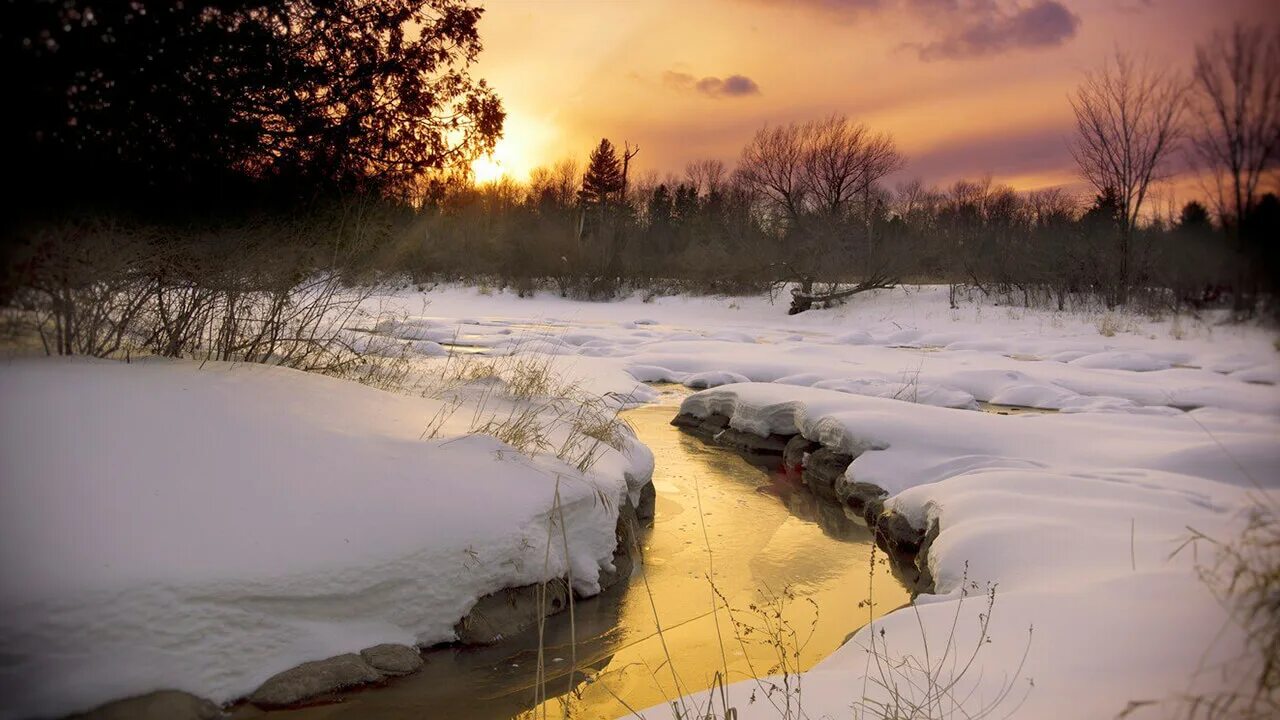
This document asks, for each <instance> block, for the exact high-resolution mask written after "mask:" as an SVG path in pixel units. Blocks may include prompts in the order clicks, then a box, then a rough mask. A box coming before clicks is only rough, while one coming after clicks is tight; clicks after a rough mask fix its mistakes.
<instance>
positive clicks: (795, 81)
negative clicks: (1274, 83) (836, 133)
mask: <svg viewBox="0 0 1280 720" xmlns="http://www.w3.org/2000/svg"><path fill="white" fill-rule="evenodd" d="M483 4H484V5H485V7H486V8H487V12H486V14H485V16H484V19H483V21H482V23H481V34H482V38H483V40H484V43H485V48H486V49H485V52H484V54H483V55H482V56H481V59H480V62H479V66H478V75H479V76H481V77H484V78H486V79H488V80H489V82H490V83H492V84H493V85H494V86H495V87H496V88H497V91H498V93H499V95H500V96H501V97H502V99H503V102H504V103H505V106H506V109H507V112H508V113H509V114H508V118H507V126H506V137H505V139H504V140H503V141H502V142H501V143H500V144H499V147H498V151H497V152H496V153H495V157H494V159H493V161H486V162H483V163H481V166H480V167H478V175H479V176H480V179H482V180H484V179H489V178H491V177H493V176H494V175H495V174H498V173H501V172H506V173H508V174H510V175H511V176H512V177H514V178H516V179H524V178H525V177H526V176H527V174H528V172H529V170H530V169H531V168H533V167H535V166H538V165H544V164H550V163H553V162H555V161H556V160H558V159H561V158H564V157H569V156H573V157H576V158H578V159H580V160H581V159H583V158H585V157H586V155H587V153H588V152H589V150H590V149H591V147H592V146H593V145H594V144H595V143H596V142H598V141H599V139H600V138H601V137H609V138H610V139H612V140H614V141H615V142H618V143H621V141H623V140H629V141H631V142H632V143H634V144H638V145H639V146H640V148H641V152H640V155H639V156H638V157H637V159H636V161H635V162H636V166H637V167H638V168H639V170H640V171H641V172H644V171H647V170H652V171H656V172H658V173H660V174H666V173H668V172H675V173H679V172H680V171H681V170H682V169H683V168H684V166H685V164H686V163H687V162H688V161H690V160H696V159H701V158H717V159H721V160H724V161H726V162H727V163H730V164H732V163H733V161H734V159H735V158H736V157H737V155H738V152H739V150H740V149H741V147H742V145H743V143H744V142H745V141H746V140H747V139H748V138H749V137H750V136H751V135H752V133H753V132H755V131H756V130H757V129H758V128H760V127H761V126H763V125H765V124H767V123H779V122H789V121H793V120H805V119H811V118H816V117H820V116H823V115H827V114H830V113H833V112H834V113H846V114H848V115H849V116H850V117H851V118H854V119H856V120H860V121H864V122H866V123H867V124H869V125H870V126H872V127H873V128H875V129H880V130H888V131H891V132H892V133H893V134H894V136H895V137H896V138H897V140H898V143H899V147H900V149H901V150H903V151H904V152H905V153H906V155H907V157H908V165H907V168H906V170H904V171H903V172H902V173H900V174H899V175H898V176H897V177H898V178H899V179H905V178H913V177H919V178H921V179H923V180H924V181H925V182H927V183H931V184H945V183H949V182H951V181H953V180H955V179H957V178H959V177H976V176H978V175H981V174H983V173H991V174H992V175H993V176H994V177H995V178H996V179H997V180H1000V181H1003V182H1008V183H1010V184H1012V185H1013V186H1014V187H1016V188H1018V189H1033V188H1038V187H1046V186H1055V185H1068V186H1078V183H1079V181H1078V178H1077V176H1076V173H1075V170H1074V167H1073V164H1072V160H1071V156H1070V154H1069V153H1068V151H1067V148H1066V140H1067V138H1068V137H1069V136H1070V134H1071V129H1072V116H1071V109H1070V106H1069V104H1068V101H1067V95H1068V93H1069V92H1070V91H1071V90H1072V89H1073V88H1074V87H1075V85H1076V84H1077V83H1078V82H1079V80H1080V78H1081V76H1082V74H1083V73H1084V72H1085V71H1086V70H1088V69H1091V68H1095V67H1097V66H1098V65H1100V64H1101V63H1102V61H1103V60H1104V58H1105V57H1106V56H1107V55H1108V53H1111V52H1113V51H1114V50H1115V49H1116V48H1117V47H1121V48H1123V49H1125V50H1128V51H1133V52H1136V53H1139V54H1145V55H1146V56H1147V57H1148V58H1149V59H1150V60H1151V61H1153V62H1157V63H1161V64H1170V65H1173V66H1176V67H1178V68H1182V69H1185V68H1187V67H1188V66H1189V63H1190V60H1191V56H1192V50H1193V47H1194V45H1195V43H1196V42H1198V41H1201V40H1202V39H1204V38H1206V37H1208V36H1209V35H1210V34H1211V33H1212V31H1213V30H1214V29H1215V28H1225V27H1227V26H1229V25H1230V24H1231V23H1232V22H1233V21H1235V20H1244V21H1245V22H1249V23H1256V22H1260V21H1263V20H1268V19H1275V18H1276V16H1277V15H1278V14H1280V0H1016V1H1013V0H630V1H624V0H488V1H487V2H484V3H483Z"/></svg>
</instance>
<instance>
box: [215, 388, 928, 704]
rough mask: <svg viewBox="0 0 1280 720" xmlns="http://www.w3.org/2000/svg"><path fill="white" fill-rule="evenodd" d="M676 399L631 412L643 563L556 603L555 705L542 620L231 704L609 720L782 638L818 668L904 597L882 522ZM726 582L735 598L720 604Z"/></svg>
mask: <svg viewBox="0 0 1280 720" xmlns="http://www.w3.org/2000/svg"><path fill="white" fill-rule="evenodd" d="M675 412H676V409H675V407H674V406H672V405H671V404H669V403H667V404H656V405H647V406H644V407H639V408H635V409H632V410H628V411H626V412H624V413H623V416H624V417H625V419H626V420H627V421H628V422H629V423H630V424H631V426H632V427H633V428H635V431H636V434H637V435H638V436H639V438H640V440H641V441H642V442H644V443H645V444H646V445H648V446H649V448H651V449H652V450H653V453H654V457H655V460H656V470H655V472H654V476H653V483H654V486H655V489H656V490H657V505H656V517H655V520H654V523H653V527H652V528H651V529H646V530H643V531H642V533H641V538H640V539H641V542H642V543H643V546H644V561H643V566H642V567H638V568H637V570H636V573H635V574H634V576H633V577H632V578H631V581H630V583H619V584H618V585H617V586H615V587H613V588H611V589H610V590H609V591H607V592H605V593H602V594H601V595H600V596H597V597H595V598H592V599H590V600H584V601H578V602H577V603H575V607H574V623H572V624H571V623H570V618H569V614H568V613H560V614H559V615H556V616H553V617H551V618H548V620H547V622H546V628H545V640H544V648H545V652H544V658H545V665H546V668H547V678H548V679H547V682H546V686H545V694H544V695H543V697H546V698H548V699H547V700H545V704H544V705H542V706H539V705H538V704H537V699H538V698H536V697H535V678H536V674H537V664H538V635H537V630H536V628H534V629H533V630H531V631H529V632H526V633H524V634H522V635H520V636H516V637H511V638H507V639H505V640H504V641H503V642H501V643H498V644H497V645H495V646H492V647H479V648H474V647H469V648H461V647H459V648H451V647H450V648H444V649H437V650H431V651H428V652H427V653H425V655H424V657H425V659H426V661H427V664H426V667H425V668H423V670H422V671H420V672H418V673H415V674H413V675H410V676H408V677H405V678H400V679H397V680H394V681H392V682H390V683H388V684H387V685H384V686H381V687H373V688H369V689H365V690H360V691H355V692H352V693H348V694H344V695H342V696H341V697H340V701H339V702H332V703H328V704H322V705H313V706H310V707H305V708H300V709H295V710H286V711H275V712H269V713H268V712H264V711H262V710H258V709H256V708H253V707H251V706H247V705H242V706H240V707H239V708H237V709H236V711H235V712H234V713H233V715H232V717H233V718H254V717H260V716H263V715H270V716H271V717H272V718H276V719H278V720H321V719H325V720H339V719H341V720H355V719H357V718H397V719H398V718H406V719H407V718H414V719H415V720H417V719H419V718H432V717H441V718H454V717H457V718H478V719H480V720H487V719H490V718H492V719H505V718H511V717H515V716H518V715H521V714H525V715H529V714H531V712H530V711H534V710H536V715H537V716H539V717H540V716H542V711H543V710H544V709H545V710H546V711H547V716H548V717H560V716H563V712H564V703H568V704H569V709H570V710H571V716H572V717H574V718H588V719H591V720H595V719H596V718H600V719H610V720H611V719H612V718H617V717H622V716H626V715H631V714H632V712H633V711H639V710H643V709H645V708H647V707H650V706H652V705H655V704H658V703H662V702H665V701H668V700H670V699H674V698H676V697H678V696H680V695H683V694H687V693H700V694H701V700H700V701H702V702H705V698H706V692H705V691H706V690H707V688H709V687H711V686H712V685H713V684H714V683H715V682H716V680H717V673H721V674H723V673H724V672H725V671H726V670H727V673H728V681H729V682H737V681H739V680H744V679H747V678H750V677H763V676H767V675H770V674H773V673H778V672H780V670H779V669H778V664H779V662H780V651H781V654H782V656H783V657H785V659H786V662H787V668H788V670H791V671H796V670H805V669H808V668H810V667H812V666H813V665H814V664H815V663H816V662H817V661H819V660H821V659H822V658H824V657H825V656H827V655H829V654H830V653H831V652H832V651H834V650H835V649H836V648H837V647H839V646H840V644H841V643H842V642H843V641H844V640H845V638H846V637H847V636H848V635H849V634H850V633H852V632H853V631H855V630H857V629H858V628H860V627H862V626H863V625H865V624H866V623H867V622H868V621H869V619H870V618H869V610H868V608H867V607H865V606H863V607H860V606H859V605H860V603H862V601H865V600H866V599H867V598H868V597H869V596H871V595H872V594H873V593H872V587H873V583H874V606H873V607H874V612H875V614H876V615H877V616H879V615H882V614H884V613H886V612H889V611H891V610H893V609H894V608H896V607H898V606H900V605H902V604H903V603H905V602H907V600H908V597H909V595H908V593H907V591H906V590H905V589H904V588H903V587H902V585H901V584H900V583H899V581H898V580H896V579H895V578H894V577H893V575H892V574H891V573H890V571H889V568H888V566H887V565H886V564H884V563H883V562H882V561H883V558H884V555H883V553H877V554H876V556H875V557H876V559H877V562H876V563H875V566H874V567H872V562H871V558H872V547H873V541H872V539H871V535H870V534H869V533H868V532H867V530H866V529H865V528H864V527H862V526H861V525H859V524H857V523H855V522H854V521H852V520H850V519H848V518H847V517H846V516H845V515H844V512H843V511H842V509H841V508H840V507H838V506H835V505H831V504H829V503H825V502H823V501H820V500H818V499H817V498H815V497H814V496H813V495H811V494H810V493H809V491H808V490H807V489H806V488H804V487H803V486H802V485H801V484H800V483H799V480H798V478H792V477H787V476H784V475H782V474H780V473H776V472H769V471H767V470H764V469H762V468H759V467H756V466H754V465H751V464H749V463H748V462H746V461H745V460H743V459H742V458H741V457H739V456H738V455H736V454H735V453H733V452H731V451H729V450H725V449H722V448H718V447H713V446H709V445H707V444H705V443H703V442H702V441H701V440H698V439H697V438H694V437H692V436H689V435H687V434H684V433H682V432H680V431H679V430H677V429H676V428H674V427H672V426H671V425H670V424H669V423H670V421H671V418H672V417H673V416H674V415H675ZM699 509H701V512H699ZM708 548H709V549H710V553H708ZM713 571H714V572H713ZM709 577H713V578H714V588H713V584H712V581H711V580H709ZM716 594H719V595H720V596H722V597H723V598H724V599H725V600H727V603H728V607H729V608H731V609H732V613H730V612H729V611H727V610H726V609H725V605H724V602H723V601H721V602H720V603H719V604H718V605H716V604H714V599H715V597H716ZM753 606H754V607H755V608H756V609H755V610H753V609H752V607H753ZM713 607H716V608H717V609H716V611H715V612H714V613H713ZM774 610H779V611H780V613H779V615H778V616H777V617H776V618H773V616H772V615H771V613H772V612H773V611H774ZM655 615H656V617H657V619H658V620H659V621H660V626H661V633H659V632H658V629H657V628H658V625H659V623H656V622H655ZM766 616H769V617H771V618H773V619H771V620H770V622H768V623H767V625H768V627H767V628H766V627H764V625H765V622H764V618H765V617H766ZM748 626H754V627H755V628H756V629H754V630H753V631H751V632H750V633H745V632H743V631H744V630H745V628H747V627H748ZM770 628H771V629H770ZM575 654H576V661H577V672H576V673H572V678H571V677H570V675H571V673H570V668H572V667H573V661H574V658H575ZM668 658H670V660H671V662H667V659H668ZM571 686H572V688H573V689H572V691H570V688H571ZM624 700H625V703H624V702H623V701H624ZM761 701H762V702H763V701H764V700H763V699H762V700H761Z"/></svg>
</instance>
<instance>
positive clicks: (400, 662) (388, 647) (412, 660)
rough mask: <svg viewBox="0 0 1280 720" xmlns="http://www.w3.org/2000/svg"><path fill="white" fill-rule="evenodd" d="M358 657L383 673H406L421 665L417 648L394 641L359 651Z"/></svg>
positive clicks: (414, 670)
mask: <svg viewBox="0 0 1280 720" xmlns="http://www.w3.org/2000/svg"><path fill="white" fill-rule="evenodd" d="M360 657H361V658H363V659H364V661H365V662H367V663H369V666H370V667H372V668H373V669H374V670H377V671H378V672H380V673H382V674H384V675H408V674H409V673H411V672H417V670H418V669H419V668H421V667H422V665H423V661H422V654H421V653H419V652H418V649H417V648H411V647H409V646H408V645H397V644H396V643H383V644H381V645H374V646H373V647H371V648H365V649H364V650H361V651H360Z"/></svg>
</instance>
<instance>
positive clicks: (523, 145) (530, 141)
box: [471, 115, 551, 185]
mask: <svg viewBox="0 0 1280 720" xmlns="http://www.w3.org/2000/svg"><path fill="white" fill-rule="evenodd" d="M550 134H551V133H550V129H549V126H548V125H547V124H545V123H541V122H537V121H534V120H531V119H528V118H518V117H515V116H512V115H508V116H507V120H506V123H505V127H504V128H503V131H502V139H501V140H499V141H498V144H497V145H496V146H494V148H493V152H492V153H489V154H488V155H481V156H480V157H478V158H476V159H475V160H473V161H472V162H471V174H472V176H473V177H474V178H475V181H476V183H478V184H481V185H483V184H485V183H491V182H496V181H498V180H501V179H502V178H508V179H510V180H514V181H516V182H524V181H526V180H528V179H529V171H530V170H532V169H533V167H534V165H535V163H536V162H538V158H536V157H535V153H536V152H537V150H538V149H539V148H543V147H545V146H546V144H547V140H548V138H549V136H550Z"/></svg>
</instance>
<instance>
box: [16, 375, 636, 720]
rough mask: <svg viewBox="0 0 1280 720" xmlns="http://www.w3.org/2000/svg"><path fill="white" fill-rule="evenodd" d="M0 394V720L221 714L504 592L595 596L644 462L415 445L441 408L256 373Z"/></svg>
mask: <svg viewBox="0 0 1280 720" xmlns="http://www.w3.org/2000/svg"><path fill="white" fill-rule="evenodd" d="M0 397H3V398H4V402H3V404H2V407H3V411H2V412H0V477H2V478H3V482H2V483H0V554H2V555H0V558H2V559H0V566H2V567H3V568H4V570H5V575H6V579H5V582H4V585H3V593H2V594H0V647H3V648H4V652H5V655H6V658H7V660H6V662H5V663H4V664H3V666H2V667H0V686H2V687H3V693H4V696H5V700H4V702H3V710H0V717H5V718H25V717H31V716H50V715H59V714H65V713H68V712H73V711H77V710H83V709H87V708H89V707H91V706H93V705H95V704H97V703H101V702H104V701H107V700H113V699H117V698H121V697H126V696H130V695H135V694H139V693H145V692H148V691H151V690H158V689H165V688H176V689H181V690H185V691H188V692H192V693H195V694H196V695H199V696H202V697H207V698H210V699H212V700H215V701H218V702H225V701H229V700H233V699H236V698H238V697H242V696H244V695H246V694H248V693H250V692H251V691H253V690H254V689H255V688H256V687H257V686H258V684H260V683H261V682H262V681H264V680H266V679H267V678H268V677H270V676H271V675H273V674H275V673H277V672H280V671H282V670H286V669H288V668H291V667H293V666H296V665H298V664H299V663H302V662H305V661H311V660H319V659H323V658H327V657H330V656H334V655H338V654H341V653H348V652H353V651H358V650H360V649H362V648H366V647H369V646H371V645H376V644H378V643H401V644H408V645H414V644H418V645H430V644H433V643H437V642H442V641H448V640H452V639H453V638H454V637H455V629H454V625H455V623H457V622H458V621H459V619H460V618H462V617H463V616H464V615H465V614H466V613H467V612H468V611H469V609H470V608H471V607H472V605H474V604H475V603H476V601H477V599H478V598H480V597H482V596H484V595H486V594H488V593H493V592H495V591H497V590H500V589H502V588H507V587H514V586H520V585H525V584H529V583H535V582H539V581H542V580H545V579H549V578H557V577H564V576H565V575H566V574H569V573H570V568H571V575H572V577H573V580H574V585H575V587H576V588H577V589H578V590H579V591H580V592H582V593H584V594H590V593H592V592H594V591H595V590H596V588H597V587H598V586H597V580H598V576H599V574H600V572H601V571H602V570H609V569H611V560H612V556H613V552H614V546H615V525H616V522H617V514H618V507H619V506H620V505H621V504H622V502H623V501H625V500H626V499H627V496H628V495H629V494H630V495H631V496H632V497H633V498H636V499H638V494H639V491H640V487H639V484H640V483H643V482H647V478H648V474H649V472H650V471H651V463H652V459H651V456H650V455H649V454H648V452H647V450H646V449H645V448H643V447H642V446H638V445H637V446H632V447H630V448H629V456H623V455H622V454H620V453H616V452H613V451H608V452H607V453H605V455H604V456H603V457H602V458H601V460H600V461H599V462H598V463H597V464H596V466H595V467H594V468H593V469H592V470H591V471H590V472H589V473H587V474H585V475H584V474H583V473H580V472H578V471H577V470H576V469H574V468H572V467H569V466H567V465H565V464H564V463H561V462H559V461H557V460H555V459H554V458H546V457H542V456H538V457H533V458H530V457H527V456H524V455H521V454H519V453H517V452H514V451H513V450H511V448H509V447H507V446H505V445H503V444H502V443H500V442H498V441H497V440H494V439H492V438H487V437H482V436H464V437H460V436H458V431H457V429H456V428H455V429H454V431H453V432H450V428H449V427H446V428H445V431H444V432H443V433H442V434H441V438H440V439H434V440H429V439H423V438H422V434H423V432H424V429H426V428H427V427H428V425H429V424H431V423H432V420H433V417H436V414H437V413H438V411H439V408H440V403H439V402H438V401H434V400H427V399H421V398H411V397H404V396H400V395H393V394H390V393H386V392H382V391H379V390H374V389H371V388H368V387H364V386H361V385H357V384H355V383H352V382H347V381H341V380H335V379H331V378H325V377H320V376H316V375H308V374H305V373H300V372H295V371H289V370H283V369H278V368H268V367H263V366H244V365H241V366H234V367H233V366H230V365H225V364H212V363H211V364H208V365H206V366H204V367H203V368H201V367H200V366H199V365H198V364H195V363H180V362H165V361H148V362H141V363H139V362H134V363H133V364H124V363H118V362H108V361H84V360H53V359H43V358H41V359H33V360H24V361H10V362H7V363H5V364H4V365H3V366H0ZM624 477H629V478H630V479H631V484H632V486H631V487H628V485H627V482H626V480H625V479H624ZM557 492H558V493H559V500H560V511H561V512H563V518H564V524H565V527H566V528H567V535H568V547H569V548H570V549H571V550H570V552H571V556H570V557H568V558H566V557H565V556H564V553H563V552H562V550H561V548H562V544H561V538H560V537H559V535H560V533H559V531H558V530H557V532H556V533H555V535H556V537H555V541H554V542H551V543H550V547H549V549H548V542H547V539H548V533H549V532H550V530H549V528H550V522H551V519H550V516H551V514H552V507H553V501H554V498H555V495H556V493H557ZM602 498H604V499H607V500H608V502H602ZM558 516H559V514H558V513H557V520H558Z"/></svg>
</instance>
